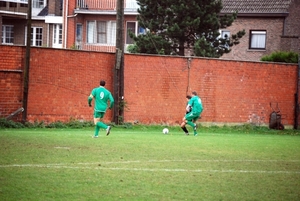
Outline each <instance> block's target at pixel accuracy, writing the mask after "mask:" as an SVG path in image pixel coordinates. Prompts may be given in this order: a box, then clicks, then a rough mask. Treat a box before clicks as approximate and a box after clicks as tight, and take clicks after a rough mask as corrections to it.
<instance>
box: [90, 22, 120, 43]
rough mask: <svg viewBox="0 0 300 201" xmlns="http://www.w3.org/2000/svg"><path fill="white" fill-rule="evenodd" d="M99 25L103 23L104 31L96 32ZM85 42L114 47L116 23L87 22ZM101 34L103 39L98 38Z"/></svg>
mask: <svg viewBox="0 0 300 201" xmlns="http://www.w3.org/2000/svg"><path fill="white" fill-rule="evenodd" d="M101 23H105V26H106V27H105V30H101V32H98V27H97V26H99V25H100V24H101ZM86 30H87V34H86V41H87V43H88V44H102V45H113V46H114V45H116V33H117V23H116V21H87V28H86ZM99 34H102V35H103V36H104V37H105V38H103V37H100V35H99Z"/></svg>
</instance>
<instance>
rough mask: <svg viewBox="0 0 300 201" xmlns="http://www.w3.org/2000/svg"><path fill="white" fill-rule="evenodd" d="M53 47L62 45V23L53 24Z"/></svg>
mask: <svg viewBox="0 0 300 201" xmlns="http://www.w3.org/2000/svg"><path fill="white" fill-rule="evenodd" d="M53 47H57V48H61V47H62V25H61V24H54V25H53Z"/></svg>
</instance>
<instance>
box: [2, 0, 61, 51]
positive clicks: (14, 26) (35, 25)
mask: <svg viewBox="0 0 300 201" xmlns="http://www.w3.org/2000/svg"><path fill="white" fill-rule="evenodd" d="M31 2H32V13H31V15H32V17H31V35H32V37H31V46H40V47H52V48H62V32H63V23H62V22H63V18H62V10H63V7H62V6H63V4H62V2H63V0H32V1H31ZM27 12H28V0H0V32H1V41H0V44H5V45H26V38H27V28H26V27H27V21H28V20H27Z"/></svg>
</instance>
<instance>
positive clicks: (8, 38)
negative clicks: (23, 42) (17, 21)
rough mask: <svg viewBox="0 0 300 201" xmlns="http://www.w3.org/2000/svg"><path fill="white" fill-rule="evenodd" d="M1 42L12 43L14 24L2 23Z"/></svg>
mask: <svg viewBox="0 0 300 201" xmlns="http://www.w3.org/2000/svg"><path fill="white" fill-rule="evenodd" d="M1 41H2V44H13V43H14V26H13V25H2V40H1Z"/></svg>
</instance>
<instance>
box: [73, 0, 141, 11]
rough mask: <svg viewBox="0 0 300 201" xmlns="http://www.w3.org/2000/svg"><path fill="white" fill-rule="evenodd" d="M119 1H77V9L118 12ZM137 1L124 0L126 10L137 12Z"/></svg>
mask: <svg viewBox="0 0 300 201" xmlns="http://www.w3.org/2000/svg"><path fill="white" fill-rule="evenodd" d="M116 7H117V0H77V7H76V8H77V9H88V10H116ZM138 8H139V6H138V4H137V3H136V0H124V10H130V11H137V9H138Z"/></svg>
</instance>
